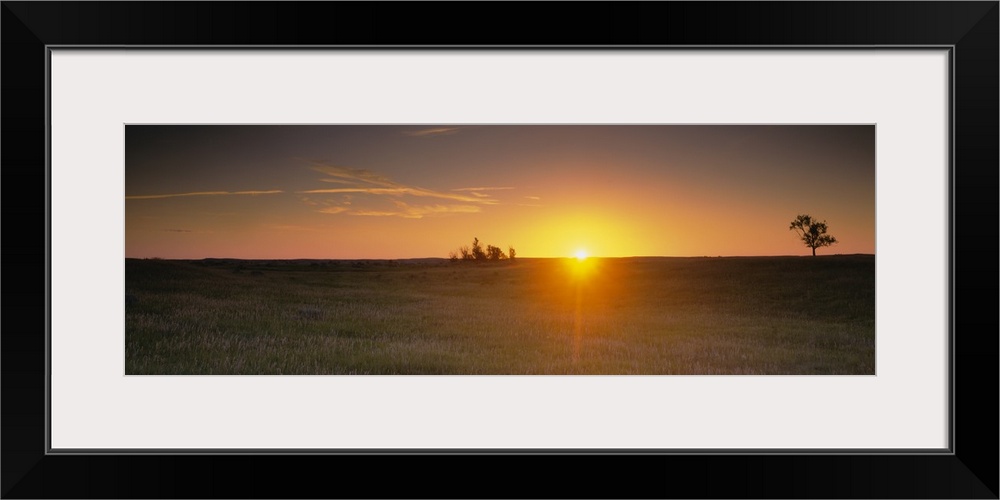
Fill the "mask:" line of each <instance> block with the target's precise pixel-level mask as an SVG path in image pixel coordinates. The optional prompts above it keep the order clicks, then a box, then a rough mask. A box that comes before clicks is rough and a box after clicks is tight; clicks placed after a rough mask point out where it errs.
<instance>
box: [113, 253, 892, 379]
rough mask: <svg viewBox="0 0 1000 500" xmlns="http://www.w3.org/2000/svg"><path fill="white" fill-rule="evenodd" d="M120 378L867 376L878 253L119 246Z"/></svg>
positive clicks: (871, 353) (871, 369) (871, 363)
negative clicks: (334, 255)
mask: <svg viewBox="0 0 1000 500" xmlns="http://www.w3.org/2000/svg"><path fill="white" fill-rule="evenodd" d="M125 372H126V374H128V375H139V374H159V375H180V374H191V375H209V374H230V375H250V374H252V375H277V374H304V375H432V374H454V375H541V374H559V375H616V374H631V375H669V374H684V375H712V374H719V375H741V374H748V375H771V374H783V375H810V374H826V375H842V374H850V375H874V374H875V256H874V255H831V256H819V257H699V258H667V257H663V258H660V257H645V258H644V257H636V258H620V259H599V258H590V259H586V260H583V261H578V260H576V259H527V258H518V259H517V260H516V261H513V262H509V261H507V262H501V263H482V264H477V263H474V262H449V261H447V260H444V259H420V260H398V261H295V260H292V261H239V260H231V259H206V260H189V261H182V260H158V259H143V260H138V259H126V260H125Z"/></svg>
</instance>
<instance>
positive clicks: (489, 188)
mask: <svg viewBox="0 0 1000 500" xmlns="http://www.w3.org/2000/svg"><path fill="white" fill-rule="evenodd" d="M504 189H514V188H513V187H510V186H489V187H471V188H458V189H452V191H500V190H504Z"/></svg>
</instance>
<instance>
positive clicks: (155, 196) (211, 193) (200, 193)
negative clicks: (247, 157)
mask: <svg viewBox="0 0 1000 500" xmlns="http://www.w3.org/2000/svg"><path fill="white" fill-rule="evenodd" d="M275 193H284V191H281V190H279V189H274V190H270V191H198V192H194V193H173V194H144V195H132V196H125V199H126V200H155V199H160V198H179V197H183V196H231V195H259V194H275Z"/></svg>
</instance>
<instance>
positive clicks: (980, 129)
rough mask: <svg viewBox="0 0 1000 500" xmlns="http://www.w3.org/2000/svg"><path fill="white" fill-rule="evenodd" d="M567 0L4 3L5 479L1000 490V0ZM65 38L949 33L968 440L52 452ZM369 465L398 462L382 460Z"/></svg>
mask: <svg viewBox="0 0 1000 500" xmlns="http://www.w3.org/2000/svg"><path fill="white" fill-rule="evenodd" d="M549 7H550V8H549V9H544V10H543V9H542V8H541V7H540V5H539V4H538V3H490V2H470V3H452V2H444V3H423V2H403V3H382V2H373V3H364V2H359V3H326V2H6V1H5V2H3V7H2V11H0V12H2V14H0V22H2V24H0V28H2V36H3V44H2V53H0V55H2V57H0V63H2V65H3V72H2V75H3V85H2V94H3V104H4V105H3V107H2V110H0V112H2V124H3V127H2V134H3V135H2V140H3V141H2V142H3V146H4V147H3V148H2V150H0V155H2V156H0V159H2V165H3V175H4V180H5V181H6V182H5V183H4V184H5V187H4V189H3V194H4V195H5V196H4V201H3V223H4V229H5V235H6V237H7V238H6V240H5V242H4V245H3V249H2V251H3V258H4V260H5V261H6V262H7V264H8V265H9V266H8V271H9V273H8V277H10V276H16V280H10V279H9V280H8V286H7V287H5V288H4V292H3V310H4V312H5V313H6V314H4V316H3V320H2V321H3V323H2V325H3V334H2V335H0V341H2V349H0V356H2V360H0V362H2V378H0V383H2V406H0V408H2V410H0V411H2V431H3V439H2V440H0V446H2V454H3V460H2V480H0V482H2V484H0V486H2V495H3V497H4V498H89V497H104V498H111V497H130V498H194V497H199V498H210V497H229V498H264V497H269V498H301V497H316V496H319V497H329V498H334V497H379V498H387V497H393V498H417V497H428V496H429V497H440V498H446V497H510V498H520V497H537V498H543V497H579V498H585V497H587V498H591V497H604V498H637V497H644V498H667V497H687V498H762V497H767V498H789V497H795V498H895V497H905V498H925V497H933V498H998V491H1000V490H998V483H1000V482H998V439H997V438H998V435H997V424H996V423H997V422H998V403H997V399H996V398H997V394H998V392H997V385H996V384H997V368H998V357H997V353H998V335H997V332H998V331H1000V330H998V319H997V314H996V309H995V308H994V307H992V305H993V304H997V293H998V286H997V285H998V278H997V276H998V275H997V272H996V267H995V266H996V262H997V260H996V255H997V254H996V242H995V240H989V241H984V239H986V235H989V236H990V238H995V234H996V233H995V226H994V225H993V224H995V222H996V221H997V220H998V206H1000V203H998V170H1000V168H998V165H1000V158H998V136H1000V133H998V116H1000V112H998V110H1000V107H998V95H1000V84H998V82H1000V79H998V67H1000V57H998V41H1000V35H998V33H1000V29H998V26H1000V22H998V20H1000V3H998V2H997V1H985V2H763V3H758V2H642V3H631V2H616V3H578V4H569V3H554V4H552V5H551V6H549ZM453 19H463V20H467V22H466V23H456V22H454V21H452V20H453ZM484 19H488V20H489V23H488V24H487V23H485V22H483V20H484ZM55 45H58V46H74V47H81V48H82V47H105V46H164V47H179V46H202V47H203V46H218V47H252V46H283V45H290V46H346V45H350V46H371V47H378V46H397V47H403V46H414V45H419V46H461V47H470V48H475V47H496V46H508V47H509V46H530V47H549V46H559V47H609V48H610V50H613V47H614V46H633V47H639V46H643V47H654V48H655V47H665V46H685V47H712V46H746V47H760V46H788V47H799V48H804V49H808V48H809V47H817V46H837V47H854V48H858V49H864V48H872V47H885V46H912V47H928V46H935V47H940V46H946V47H950V52H951V61H952V65H951V69H952V84H953V87H952V92H953V94H952V96H953V110H952V111H953V113H952V123H951V129H952V132H953V138H954V141H953V150H952V153H953V156H952V162H953V164H952V172H953V176H952V188H953V191H952V192H953V194H952V197H953V204H952V207H951V209H952V213H951V214H950V215H951V220H952V224H951V234H952V238H953V247H952V254H951V255H952V263H953V275H952V283H953V286H952V291H951V295H950V299H951V306H952V319H953V321H952V323H953V331H952V343H951V351H952V352H951V354H952V356H953V358H952V359H953V361H952V363H953V365H952V368H953V370H952V373H951V377H952V379H951V381H952V395H951V399H952V409H953V411H952V418H951V421H952V427H951V436H952V440H951V442H952V447H951V450H950V453H944V454H942V453H936V454H864V453H844V454H822V453H816V454H811V453H795V454H766V453H764V454H711V453H695V454H645V455H635V454H627V453H625V454H594V455H589V454H587V455H584V454H534V453H524V452H522V453H510V454H495V453H489V454H476V453H466V454H435V453H420V454H375V453H372V454H364V455H320V454H316V455H295V454H288V455H278V454H256V455H252V454H200V453H184V454H80V455H53V454H49V453H47V441H46V427H47V423H46V416H47V414H48V401H47V398H46V394H47V390H46V384H47V372H48V366H47V361H46V360H47V348H48V345H47V324H48V322H47V314H48V307H47V295H46V292H47V287H46V284H47V283H48V281H49V272H50V270H49V265H48V259H47V255H48V251H49V247H48V234H47V227H48V225H47V221H46V218H47V216H48V200H47V193H48V191H47V151H48V149H47V137H48V136H47V116H48V107H47V106H48V104H47V101H46V95H47V77H48V72H47V69H48V68H47V65H46V64H47V60H48V59H47V50H48V49H47V47H50V46H55ZM11 273H15V274H11ZM22 273H24V275H23V276H22ZM960 300H961V303H960V302H959V301H960ZM975 304H986V306H985V307H980V306H977V305H975ZM312 470H317V471H321V472H319V473H311V472H310V471H312ZM372 470H375V471H377V474H378V475H379V476H380V477H382V478H383V479H382V480H380V481H370V480H368V479H367V476H368V472H369V471H372ZM565 470H569V471H573V473H572V474H571V475H566V474H565V472H564V471H565ZM467 485H473V486H471V487H470V486H467Z"/></svg>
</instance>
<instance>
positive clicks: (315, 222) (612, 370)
mask: <svg viewBox="0 0 1000 500" xmlns="http://www.w3.org/2000/svg"><path fill="white" fill-rule="evenodd" d="M875 143H876V129H875V126H874V125H870V124H869V125H864V124H861V125H588V124H576V125H468V124H420V125H126V126H125V165H124V172H125V176H124V178H125V186H124V188H125V191H124V193H125V196H124V200H123V201H124V207H125V208H124V213H125V249H124V251H125V261H124V265H125V268H124V269H125V273H124V275H125V280H124V304H125V323H124V324H125V337H124V339H125V346H124V347H125V374H126V375H355V376H357V375H875V373H876V366H875V360H876V350H875V345H876V330H875V311H876V307H875V270H876V267H875V262H876V261H875V234H876V233H875V201H876V200H875V191H876V182H875V180H876V179H875V177H876V161H875V160H876V156H875Z"/></svg>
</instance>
